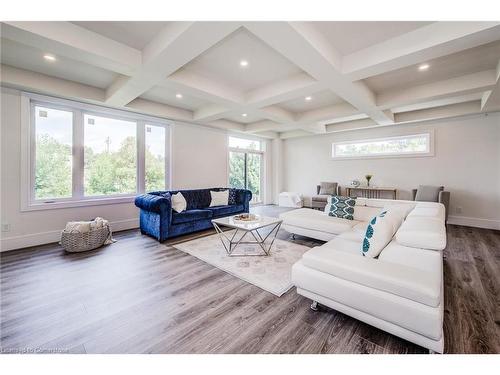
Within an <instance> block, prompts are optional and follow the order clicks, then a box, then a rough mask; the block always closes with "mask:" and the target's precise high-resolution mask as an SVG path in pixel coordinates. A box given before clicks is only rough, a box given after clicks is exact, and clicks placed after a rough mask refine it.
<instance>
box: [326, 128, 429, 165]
mask: <svg viewBox="0 0 500 375" xmlns="http://www.w3.org/2000/svg"><path fill="white" fill-rule="evenodd" d="M421 136H424V137H426V138H427V139H428V142H427V150H426V151H417V152H415V151H413V152H397V153H380V154H371V155H353V156H337V155H336V146H339V145H346V144H347V145H349V144H356V143H367V142H379V141H390V140H400V139H405V138H413V137H421ZM429 156H434V131H433V130H429V131H425V132H423V133H417V134H415V133H409V134H401V135H397V136H390V137H381V138H369V139H356V140H350V141H341V142H333V143H332V148H331V158H332V159H333V160H356V159H358V160H359V159H391V158H414V157H429Z"/></svg>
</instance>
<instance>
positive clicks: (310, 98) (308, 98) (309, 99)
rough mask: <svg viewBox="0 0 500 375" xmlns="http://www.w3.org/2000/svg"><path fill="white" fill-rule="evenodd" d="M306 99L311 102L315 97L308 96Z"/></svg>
mask: <svg viewBox="0 0 500 375" xmlns="http://www.w3.org/2000/svg"><path fill="white" fill-rule="evenodd" d="M304 99H305V101H306V102H310V101H311V100H312V99H313V98H312V96H306V97H305V98H304Z"/></svg>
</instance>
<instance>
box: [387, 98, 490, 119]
mask: <svg viewBox="0 0 500 375" xmlns="http://www.w3.org/2000/svg"><path fill="white" fill-rule="evenodd" d="M480 111H481V102H480V101H479V100H478V101H474V102H467V103H460V104H451V105H446V106H443V107H435V108H428V109H421V110H419V111H412V112H402V113H397V114H396V115H395V118H396V122H397V123H406V122H415V121H427V120H438V119H444V118H451V117H459V116H464V115H469V114H473V113H479V112H480Z"/></svg>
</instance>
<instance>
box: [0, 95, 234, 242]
mask: <svg viewBox="0 0 500 375" xmlns="http://www.w3.org/2000/svg"><path fill="white" fill-rule="evenodd" d="M20 103H21V100H20V95H19V92H18V91H16V90H10V89H5V88H2V93H1V112H2V113H1V133H0V134H1V153H0V155H1V168H2V169H1V207H0V208H1V210H0V211H1V220H2V223H8V224H10V231H9V232H3V233H2V239H1V248H0V250H9V249H12V248H19V247H26V246H33V245H38V244H43V243H49V242H54V241H57V240H58V239H59V234H60V231H61V229H63V228H64V226H65V224H66V222H67V221H71V220H88V219H91V218H94V217H96V216H102V217H105V218H107V219H109V220H110V221H111V222H112V223H113V228H114V229H115V230H123V229H129V228H136V227H138V210H137V208H136V207H135V206H134V204H133V203H122V204H112V205H101V206H92V207H77V208H64V209H55V210H54V209H53V210H43V211H31V212H21V211H20V201H21V197H20V192H19V191H20V188H21V186H20V184H21V178H20V168H21V161H20V156H21V155H20V150H21V135H20V132H21V130H20V129H21V126H20V121H21V120H20V111H21V108H20ZM171 139H172V187H173V188H178V189H181V188H198V187H215V186H226V185H227V134H226V132H225V131H220V130H216V129H211V128H207V127H200V126H195V125H190V124H183V123H179V124H175V125H174V126H173V127H172V138H171Z"/></svg>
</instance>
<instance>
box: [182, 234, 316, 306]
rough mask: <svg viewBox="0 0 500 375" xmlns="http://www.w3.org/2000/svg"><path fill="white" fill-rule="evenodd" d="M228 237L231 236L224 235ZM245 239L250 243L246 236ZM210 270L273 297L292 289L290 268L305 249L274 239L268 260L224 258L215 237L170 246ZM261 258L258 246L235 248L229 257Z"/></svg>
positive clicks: (263, 258) (260, 250)
mask: <svg viewBox="0 0 500 375" xmlns="http://www.w3.org/2000/svg"><path fill="white" fill-rule="evenodd" d="M225 233H226V235H228V236H230V233H231V232H225ZM247 239H253V238H252V237H251V235H250V234H249V235H248V237H247ZM173 246H174V247H175V248H176V249H179V250H181V251H184V252H185V253H188V254H190V255H192V256H195V257H196V258H198V259H201V260H203V261H205V262H207V263H208V264H211V265H212V266H215V267H217V268H219V269H221V270H223V271H225V272H227V273H230V274H231V275H233V276H236V277H238V278H240V279H241V280H244V281H246V282H249V283H251V284H253V285H256V286H258V287H259V288H262V289H264V290H266V291H268V292H270V293H272V294H274V295H276V296H278V297H279V296H281V295H283V293H285V292H286V291H287V290H289V289H290V288H291V287H292V286H293V285H292V282H291V272H292V265H293V264H294V263H295V262H296V261H298V260H299V259H300V258H301V257H302V254H304V253H305V252H306V251H307V250H309V248H308V247H306V246H303V245H297V244H295V243H292V242H288V241H283V240H279V239H276V240H275V241H274V244H273V247H272V249H271V255H270V256H259V257H257V256H231V257H230V256H228V255H227V253H226V250H225V249H224V247H223V246H222V243H221V242H220V239H219V237H218V235H212V236H208V237H203V238H198V239H195V240H192V241H188V242H183V243H179V244H176V245H173ZM241 253H246V254H261V253H262V249H261V248H260V247H259V246H258V245H238V247H237V248H236V250H235V251H234V253H233V254H241Z"/></svg>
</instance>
